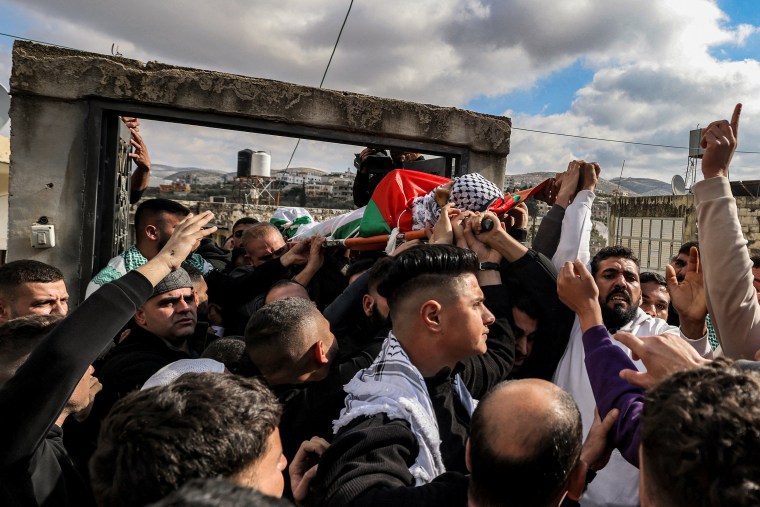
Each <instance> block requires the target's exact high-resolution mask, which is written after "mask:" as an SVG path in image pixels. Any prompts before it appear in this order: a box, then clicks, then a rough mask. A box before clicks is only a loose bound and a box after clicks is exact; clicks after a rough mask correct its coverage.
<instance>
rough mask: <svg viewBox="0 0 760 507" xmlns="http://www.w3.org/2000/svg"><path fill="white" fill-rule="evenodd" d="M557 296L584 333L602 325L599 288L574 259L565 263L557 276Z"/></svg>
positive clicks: (584, 268)
mask: <svg viewBox="0 0 760 507" xmlns="http://www.w3.org/2000/svg"><path fill="white" fill-rule="evenodd" d="M557 295H558V296H559V299H560V301H562V303H564V305H565V306H567V307H568V308H570V309H571V310H572V311H574V312H575V313H576V314H578V318H579V320H580V324H581V329H582V330H583V331H584V332H585V331H586V330H588V329H589V328H591V327H594V326H598V325H602V324H603V322H604V321H603V320H602V309H601V307H600V306H599V288H598V287H597V286H596V282H594V277H593V276H591V273H589V271H588V269H586V266H584V265H583V263H582V262H581V261H580V260H578V259H576V260H575V261H574V262H566V263H565V264H564V265H563V266H562V269H560V270H559V275H557Z"/></svg>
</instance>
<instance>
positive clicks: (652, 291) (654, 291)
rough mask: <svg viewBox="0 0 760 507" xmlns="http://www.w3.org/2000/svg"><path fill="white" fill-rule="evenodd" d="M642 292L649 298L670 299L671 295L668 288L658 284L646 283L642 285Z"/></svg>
mask: <svg viewBox="0 0 760 507" xmlns="http://www.w3.org/2000/svg"><path fill="white" fill-rule="evenodd" d="M641 291H642V292H643V293H644V294H645V295H647V296H650V295H651V296H656V295H658V294H659V295H661V296H663V297H667V298H668V299H669V298H670V293H669V292H668V289H667V287H663V286H662V285H660V284H659V283H657V282H644V283H642V284H641Z"/></svg>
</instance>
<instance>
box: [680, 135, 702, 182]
mask: <svg viewBox="0 0 760 507" xmlns="http://www.w3.org/2000/svg"><path fill="white" fill-rule="evenodd" d="M701 143H702V129H701V128H699V124H697V128H696V129H694V130H691V131H689V158H688V159H687V162H686V178H684V188H685V189H691V186H692V185H694V182H695V181H696V179H697V161H698V160H699V159H700V158H702V155H704V153H705V150H703V149H702V144H701ZM676 195H683V194H676Z"/></svg>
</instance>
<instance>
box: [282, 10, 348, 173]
mask: <svg viewBox="0 0 760 507" xmlns="http://www.w3.org/2000/svg"><path fill="white" fill-rule="evenodd" d="M353 6H354V0H351V3H350V4H348V10H347V11H346V17H344V18H343V24H342V25H340V31H339V32H338V38H337V39H335V45H334V46H333V49H332V53H330V59H329V60H328V61H327V67H325V72H324V73H323V74H322V80H321V81H320V82H319V87H320V88H322V85H323V84H325V78H326V77H327V71H328V70H329V69H330V64H331V63H332V60H333V56H335V50H336V49H338V43H339V42H340V36H341V35H343V28H345V26H346V21H348V15H349V14H350V13H351V7H353ZM299 144H301V138H300V137H299V138H298V141H296V146H295V147H294V148H293V153H291V154H290V160H288V165H287V166H286V167H285V170H286V171H287V170H288V169H290V163H291V162H293V156H295V154H296V150H297V149H298V145H299Z"/></svg>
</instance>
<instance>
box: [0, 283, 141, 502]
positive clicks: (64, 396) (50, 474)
mask: <svg viewBox="0 0 760 507" xmlns="http://www.w3.org/2000/svg"><path fill="white" fill-rule="evenodd" d="M152 290H153V288H152V286H151V284H150V283H149V282H148V280H147V279H146V278H145V277H144V276H142V275H141V274H140V273H138V272H136V271H133V272H130V273H127V274H126V275H124V276H123V277H121V278H120V279H119V280H116V281H114V282H111V283H109V284H106V285H104V286H102V287H101V288H100V289H98V290H97V291H96V292H95V293H93V294H92V296H90V297H89V298H88V299H87V300H85V301H84V302H83V303H82V304H81V305H80V306H79V307H78V308H77V309H75V310H74V311H73V312H72V313H71V315H69V316H68V317H67V318H66V319H65V320H63V321H62V322H61V323H60V324H59V325H58V326H57V327H56V328H55V329H53V330H52V331H51V332H50V334H49V335H48V336H47V337H46V338H44V339H43V341H42V342H41V343H40V344H39V345H38V346H37V348H36V349H35V350H34V351H33V352H32V354H31V355H30V356H29V358H28V359H27V361H26V363H24V365H22V366H21V368H19V369H18V371H17V372H16V375H14V376H13V377H12V378H11V379H10V380H8V381H7V382H6V383H5V384H3V385H2V386H0V414H2V417H0V505H3V506H15V505H23V506H29V505H45V506H57V505H85V506H86V505H91V504H93V501H92V498H91V496H90V493H89V490H88V487H87V485H86V483H85V482H84V480H82V478H81V476H80V475H79V473H78V472H77V471H76V469H75V467H74V465H73V463H72V461H71V459H70V457H69V456H68V453H67V452H66V449H65V448H64V447H63V445H62V443H61V430H60V428H58V427H57V426H55V425H54V423H55V421H56V419H57V418H58V416H59V415H60V413H61V411H62V410H63V408H64V406H65V405H66V403H67V402H68V400H69V398H70V397H71V393H72V392H73V391H74V388H75V387H76V385H77V383H79V380H80V379H81V378H82V375H83V374H84V372H85V371H86V370H87V368H88V367H89V365H90V364H91V363H92V362H93V361H94V360H95V358H96V357H97V356H98V354H99V353H100V352H101V351H102V350H103V349H104V348H105V346H106V345H107V344H108V343H109V341H110V340H111V338H112V337H113V336H114V335H116V333H118V332H119V330H120V329H121V328H122V327H123V326H124V324H125V323H126V322H127V321H128V320H129V319H130V318H131V317H132V315H134V313H135V311H136V310H137V308H138V307H139V306H140V305H141V304H142V303H143V302H145V300H146V299H148V297H149V296H150V295H151V292H152Z"/></svg>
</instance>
